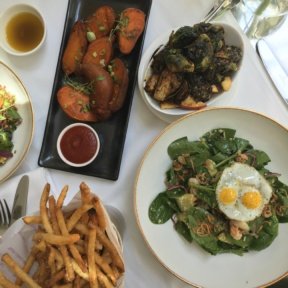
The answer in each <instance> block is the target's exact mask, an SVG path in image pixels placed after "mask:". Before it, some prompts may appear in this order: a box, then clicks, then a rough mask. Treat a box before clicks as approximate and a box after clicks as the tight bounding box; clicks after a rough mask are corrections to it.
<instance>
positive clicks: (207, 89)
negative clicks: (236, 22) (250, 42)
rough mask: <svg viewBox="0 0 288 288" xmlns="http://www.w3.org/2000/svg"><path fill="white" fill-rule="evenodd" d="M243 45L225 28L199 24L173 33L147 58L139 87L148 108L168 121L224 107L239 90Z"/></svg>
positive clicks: (152, 47)
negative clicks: (198, 111)
mask: <svg viewBox="0 0 288 288" xmlns="http://www.w3.org/2000/svg"><path fill="white" fill-rule="evenodd" d="M243 52H244V42H243V39H242V36H241V34H240V32H238V31H237V30H236V29H235V28H234V27H233V26H231V25H229V24H227V23H222V22H213V23H198V24H195V25H194V26H182V27H180V28H175V29H173V31H168V32H167V33H165V34H164V35H163V36H161V38H158V39H156V40H155V41H154V42H153V43H152V44H151V45H150V47H149V48H148V49H147V50H146V52H145V54H144V56H143V57H142V60H141V63H140V67H139V72H138V85H139V89H140V91H141V95H142V97H143V99H144V102H145V103H146V104H147V106H148V107H149V109H150V110H151V111H152V112H154V113H155V114H156V115H157V116H159V117H160V118H162V119H163V120H167V121H168V122H171V121H173V120H175V119H176V118H178V117H181V116H183V115H185V114H188V113H191V112H193V111H195V110H199V109H203V108H205V107H208V106H213V105H215V106H225V102H226V100H227V99H229V97H230V96H231V94H233V93H234V92H235V91H234V90H235V87H234V86H235V85H234V84H235V83H234V82H235V79H236V76H237V75H238V74H239V70H240V69H241V64H242V59H243Z"/></svg>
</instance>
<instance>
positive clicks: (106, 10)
mask: <svg viewBox="0 0 288 288" xmlns="http://www.w3.org/2000/svg"><path fill="white" fill-rule="evenodd" d="M116 16H117V14H116V12H115V11H114V9H113V8H112V7H110V6H107V5H104V6H101V7H99V8H97V9H96V11H95V12H94V13H93V14H92V15H91V16H89V17H88V18H87V20H86V21H85V23H86V27H87V31H88V32H93V33H94V34H95V36H96V39H98V38H101V37H104V36H107V35H109V33H110V31H111V29H112V28H113V27H114V25H115V20H116Z"/></svg>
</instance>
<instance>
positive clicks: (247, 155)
mask: <svg viewBox="0 0 288 288" xmlns="http://www.w3.org/2000/svg"><path fill="white" fill-rule="evenodd" d="M235 134H236V131H235V130H233V129H227V128H219V129H213V130H211V131H209V132H207V133H206V134H204V135H203V136H202V137H200V139H199V140H197V141H189V140H188V138H187V137H183V138H180V139H178V140H176V141H174V142H172V143H171V144H170V145H169V146H168V155H169V157H170V158H171V160H172V164H171V167H170V168H169V169H168V171H167V172H166V179H165V185H166V190H165V191H163V192H161V193H159V194H158V195H157V196H156V198H155V199H154V200H153V201H152V203H151V204H150V207H149V211H148V214H149V218H150V220H151V222H153V223H154V224H163V223H165V222H167V221H168V220H170V219H171V221H172V222H173V224H174V228H175V230H176V231H177V232H178V233H179V234H180V235H181V236H182V237H183V238H184V239H186V240H187V241H188V242H193V241H194V242H196V243H197V244H198V245H200V246H201V247H202V248H203V249H204V250H206V251H207V252H209V253H210V254H212V255H216V254H219V253H235V254H237V255H243V253H245V252H248V251H250V250H257V251H260V250H262V249H265V248H266V247H268V246H269V245H270V244H271V243H272V242H273V240H274V239H275V237H276V236H277V234H278V226H279V223H284V222H288V186H287V185H285V184H284V183H282V182H281V181H280V180H279V178H278V177H279V176H280V175H279V174H277V173H273V172H271V171H269V170H268V169H267V168H266V165H267V164H268V163H269V162H270V161H271V160H270V158H269V156H268V155H267V154H266V153H265V152H264V151H261V150H257V149H255V148H254V147H253V146H252V145H251V144H250V143H249V141H248V140H246V139H242V138H238V137H236V136H235ZM237 165H238V166H240V167H242V168H245V169H242V168H241V169H242V170H239V169H238V170H236V169H235V167H236V166H237ZM241 165H242V166H241ZM238 166H237V167H238ZM233 167H234V170H236V173H235V171H234V172H233V173H234V174H235V175H236V177H234V178H235V179H236V180H235V179H233V181H232V180H231V181H230V180H229V181H228V180H227V177H226V175H228V178H229V177H230V178H231V177H232V178H233V175H234V174H233V173H232V172H231V171H232V170H233ZM231 169H232V170H231ZM252 169H253V171H255V172H253V173H254V174H256V173H257V174H259V177H258V176H257V177H258V178H257V179H258V180H259V179H261V181H258V180H257V181H258V182H259V183H260V182H261V183H262V182H264V181H265V182H266V184H265V185H266V186H265V185H264V184H263V183H262V184H263V185H262V184H261V185H262V186H261V185H260V186H259V187H260V189H259V190H263V191H260V192H259V191H258V190H257V189H255V187H256V186H255V185H256V184H255V185H254V182H255V181H256V180H255V179H256V178H255V177H250V176H251V175H250V174H251V173H250V172H249V171H250V170H251V171H252ZM237 171H244V174H245V173H246V174H245V175H246V176H245V177H246V180H245V181H250V182H251V179H252V182H251V183H250V184H249V187H252V188H249V189H250V191H249V192H247V193H246V192H245V191H244V190H245V189H243V187H242V188H241V186H240V185H239V179H240V178H241V177H239V175H238V174H239V173H238V172H237ZM247 171H248V173H247ZM226 172H227V173H226ZM237 173H238V174H237ZM241 173H242V172H241ZM241 173H240V174H241ZM224 174H225V175H224ZM242 174H243V173H242ZM240 176H241V175H240ZM225 177H226V178H225ZM223 179H224V180H225V179H226V180H225V181H224V182H225V185H226V186H228V189H227V187H224V188H223V187H221V185H222V184H219V183H220V182H223ZM247 179H248V180H247ZM253 179H254V180H253ZM257 181H256V182H257ZM224 182H223V183H224ZM229 183H232V184H229ZM233 183H234V184H233ZM237 183H238V184H237ZM236 184H237V185H238V186H237V185H236ZM225 185H224V186H225ZM219 186H220V187H219ZM235 187H236V189H234V188H235ZM237 187H238V188H237ZM263 187H264V188H265V187H266V188H265V189H266V190H267V191H269V189H270V192H271V193H270V195H269V197H268V198H267V199H266V200H267V201H266V202H265V201H264V200H265V199H264V196H265V195H267V194H269V193H268V192H265V189H264V188H263ZM225 189H226V190H225ZM251 189H252V190H253V189H254V192H253V191H252V192H251ZM218 190H219V193H218ZM242 190H243V191H244V192H245V193H244V194H243V196H242V198H241V199H239V203H238V202H237V201H238V199H237V200H235V199H236V198H235V197H237V193H238V192H239V191H240V192H241V191H242ZM256 190H257V191H256ZM223 191H225V193H226V192H227V191H228V194H227V193H226V194H225V197H222V196H223V194H222V196H221V193H222V192H223ZM231 191H232V192H233V193H234V194H233V193H232V192H231ZM235 191H236V193H235ZM243 191H242V192H243ZM240 192H239V193H240ZM242 192H241V193H242ZM217 193H218V194H217ZM227 195H228V196H227ZM255 195H256V196H257V197H254V196H255ZM234 196H235V197H234ZM252 196H253V197H254V198H253V197H252ZM221 197H222V198H221ZM233 197H234V198H233ZM239 197H240V196H239V195H238V198H239ZM247 199H248V201H247ZM230 200H231V201H230ZM225 201H226V203H225ZM229 201H230V202H229ZM241 201H242V202H243V203H244V205H246V207H244V205H243V203H241ZM245 201H246V202H245ZM223 203H224V204H223ZM261 203H262V206H261V205H260V204H261ZM225 204H227V205H225ZM241 205H242V206H243V207H241ZM260 206H261V207H260ZM223 207H224V208H225V209H226V208H227V209H228V211H230V212H231V211H232V212H233V213H232V215H238V216H239V215H240V216H239V217H238V216H237V217H238V218H237V217H235V218H233V217H228V216H227V215H229V216H230V215H231V213H230V212H229V213H230V214H229V213H228V214H227V213H225V212H226V210H225V209H224V208H223ZM222 208H223V209H222ZM229 209H230V210H229ZM236 209H239V210H240V212H239V211H238V212H237V211H236ZM241 209H242V210H241ZM234 210H235V211H236V212H237V213H238V214H237V213H234V212H235V211H234ZM247 211H248V212H250V211H252V212H253V213H254V211H256V214H255V215H257V217H256V216H255V217H252V218H251V215H250V214H247ZM247 217H248V218H247ZM249 217H250V218H249ZM239 219H240V220H239ZM245 219H246V220H247V219H249V221H245ZM251 219H253V220H251Z"/></svg>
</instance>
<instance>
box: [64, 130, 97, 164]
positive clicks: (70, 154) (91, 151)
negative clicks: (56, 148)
mask: <svg viewBox="0 0 288 288" xmlns="http://www.w3.org/2000/svg"><path fill="white" fill-rule="evenodd" d="M98 145H99V143H98V141H97V138H96V136H95V134H94V133H93V131H91V130H90V129H89V128H87V127H85V126H74V127H71V128H70V129H68V130H67V131H66V132H65V133H64V134H63V136H62V139H61V141H60V148H61V151H62V154H63V156H64V157H65V158H66V159H67V160H68V161H70V162H72V163H75V164H82V163H85V162H87V161H89V160H90V159H91V158H92V157H93V156H94V155H95V153H96V151H97V147H98Z"/></svg>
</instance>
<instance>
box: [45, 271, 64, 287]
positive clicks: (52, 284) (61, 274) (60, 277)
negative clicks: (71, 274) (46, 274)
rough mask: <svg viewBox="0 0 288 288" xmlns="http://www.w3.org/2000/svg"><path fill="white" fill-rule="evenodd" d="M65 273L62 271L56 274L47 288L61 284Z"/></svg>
mask: <svg viewBox="0 0 288 288" xmlns="http://www.w3.org/2000/svg"><path fill="white" fill-rule="evenodd" d="M65 273H66V272H65V270H61V271H58V272H57V273H55V274H54V275H53V276H52V277H51V278H50V279H49V281H47V283H46V286H47V287H53V286H54V285H55V284H56V283H57V282H59V281H60V280H62V279H64V276H65Z"/></svg>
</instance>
